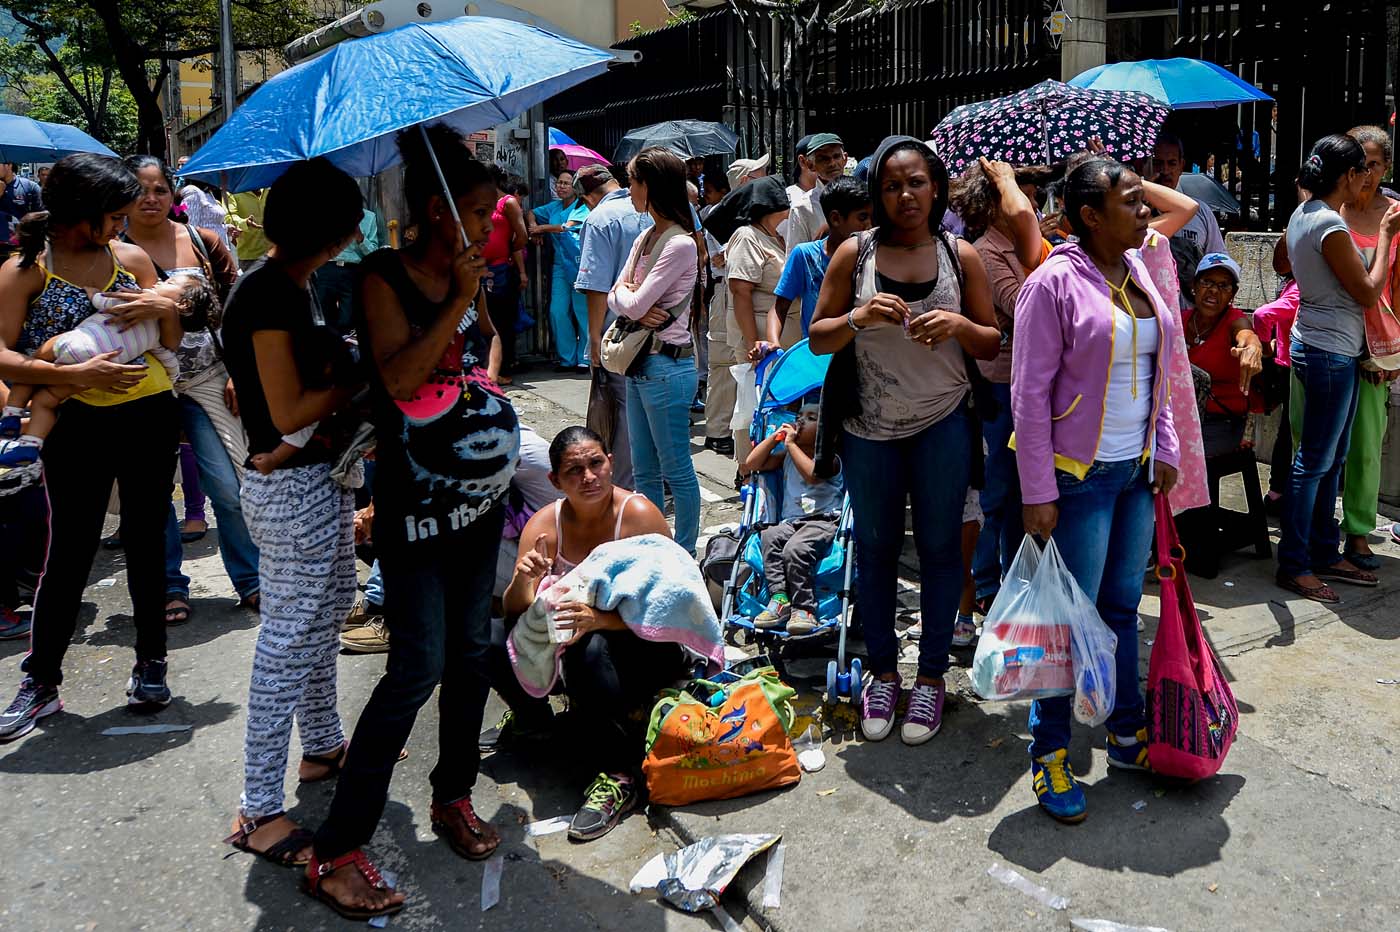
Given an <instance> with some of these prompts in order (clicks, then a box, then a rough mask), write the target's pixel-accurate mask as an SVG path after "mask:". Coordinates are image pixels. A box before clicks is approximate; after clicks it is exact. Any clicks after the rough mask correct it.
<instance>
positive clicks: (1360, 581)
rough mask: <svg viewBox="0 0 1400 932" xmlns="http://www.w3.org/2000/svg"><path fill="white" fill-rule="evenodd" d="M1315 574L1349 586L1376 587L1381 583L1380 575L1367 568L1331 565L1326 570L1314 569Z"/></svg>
mask: <svg viewBox="0 0 1400 932" xmlns="http://www.w3.org/2000/svg"><path fill="white" fill-rule="evenodd" d="M1313 575H1314V576H1316V577H1317V578H1318V579H1320V580H1323V581H1324V582H1326V581H1329V580H1330V581H1331V582H1339V583H1346V584H1347V585H1348V586H1366V587H1367V588H1374V587H1375V586H1378V585H1380V577H1379V576H1377V575H1376V574H1375V573H1368V572H1366V571H1365V570H1359V569H1357V570H1348V569H1342V568H1340V567H1336V566H1330V567H1328V568H1327V569H1324V570H1313Z"/></svg>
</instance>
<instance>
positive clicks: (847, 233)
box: [766, 177, 870, 346]
mask: <svg viewBox="0 0 1400 932" xmlns="http://www.w3.org/2000/svg"><path fill="white" fill-rule="evenodd" d="M822 210H824V211H826V224H827V231H828V232H827V235H826V237H824V238H823V239H819V240H817V241H816V242H815V243H799V244H797V245H796V246H794V247H793V249H792V251H791V252H789V253H788V257H787V264H786V265H784V266H783V275H782V277H781V278H780V279H778V287H777V288H775V289H773V293H774V294H776V295H777V296H778V300H777V301H776V302H774V304H773V313H772V314H769V315H768V335H767V337H766V339H767V341H768V342H769V343H772V344H774V345H775V346H776V345H777V344H778V342H779V339H778V338H779V335H780V334H781V333H782V332H783V322H784V321H785V320H786V319H787V313H788V308H789V307H790V306H791V305H792V302H794V301H798V302H799V305H798V307H799V310H800V312H801V314H802V336H803V337H806V336H807V327H808V325H810V324H811V322H812V312H813V311H815V310H816V309H817V295H819V294H821V290H822V280H823V279H824V278H826V267H827V266H828V265H830V264H831V257H832V256H833V255H835V254H836V247H837V246H840V245H841V244H842V243H844V242H845V241H846V240H847V239H848V238H849V237H851V236H853V235H855V234H856V233H858V232H860V231H861V230H868V229H870V194H869V193H868V192H867V191H866V189H865V185H864V184H862V183H861V182H859V181H857V180H855V179H854V178H844V177H843V178H837V179H836V180H835V181H833V182H832V183H831V184H829V185H827V186H826V190H825V191H823V192H822Z"/></svg>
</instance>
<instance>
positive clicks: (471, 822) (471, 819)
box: [445, 796, 486, 837]
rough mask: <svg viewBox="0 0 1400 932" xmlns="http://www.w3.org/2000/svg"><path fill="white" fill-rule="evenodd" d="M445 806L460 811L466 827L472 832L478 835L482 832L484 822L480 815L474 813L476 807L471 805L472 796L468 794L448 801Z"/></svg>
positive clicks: (484, 825)
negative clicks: (454, 800)
mask: <svg viewBox="0 0 1400 932" xmlns="http://www.w3.org/2000/svg"><path fill="white" fill-rule="evenodd" d="M445 808H447V809H456V810H457V811H458V812H460V813H461V814H462V818H463V819H464V820H466V823H467V828H469V829H471V830H472V834H474V835H476V836H478V837H480V836H481V835H482V834H483V829H485V827H486V824H485V823H484V822H482V821H481V816H479V815H477V814H476V809H475V807H473V806H472V798H471V797H470V796H463V797H462V798H461V799H459V800H457V801H456V802H451V803H448V804H447V805H446V807H445Z"/></svg>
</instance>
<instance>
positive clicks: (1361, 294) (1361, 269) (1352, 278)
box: [1322, 205, 1400, 307]
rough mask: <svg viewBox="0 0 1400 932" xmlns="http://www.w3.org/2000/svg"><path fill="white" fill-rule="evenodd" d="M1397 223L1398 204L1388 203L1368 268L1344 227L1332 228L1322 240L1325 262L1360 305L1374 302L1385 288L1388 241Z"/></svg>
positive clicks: (1388, 260)
mask: <svg viewBox="0 0 1400 932" xmlns="http://www.w3.org/2000/svg"><path fill="white" fill-rule="evenodd" d="M1397 226H1400V205H1391V207H1390V209H1389V210H1387V211H1386V212H1385V216H1384V217H1383V218H1381V229H1380V237H1379V239H1378V240H1377V242H1376V256H1375V258H1374V259H1373V260H1371V267H1370V268H1369V269H1368V268H1366V267H1365V266H1364V265H1362V264H1361V254H1360V253H1359V252H1357V251H1356V244H1355V242H1354V241H1353V240H1352V238H1351V236H1350V234H1347V233H1346V231H1344V230H1335V231H1333V232H1332V233H1330V234H1329V235H1328V236H1327V237H1326V238H1325V239H1324V240H1323V241H1322V257H1323V258H1324V259H1326V260H1327V266H1328V267H1329V268H1330V269H1331V270H1332V274H1334V275H1336V276H1337V280H1338V281H1339V282H1341V283H1342V287H1343V288H1345V289H1346V291H1347V294H1349V295H1351V296H1352V298H1353V299H1355V300H1356V302H1357V303H1358V304H1360V305H1361V306H1362V307H1370V306H1371V305H1373V304H1375V303H1376V302H1377V301H1379V300H1380V297H1381V293H1382V292H1383V291H1385V280H1386V276H1387V275H1388V274H1389V273H1390V241H1391V239H1392V238H1393V237H1394V235H1395V228H1396V227H1397Z"/></svg>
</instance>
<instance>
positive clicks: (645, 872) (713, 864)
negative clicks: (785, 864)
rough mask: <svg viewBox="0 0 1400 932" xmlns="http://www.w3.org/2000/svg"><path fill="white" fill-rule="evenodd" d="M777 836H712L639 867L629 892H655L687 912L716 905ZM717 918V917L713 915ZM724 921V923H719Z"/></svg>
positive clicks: (700, 910)
mask: <svg viewBox="0 0 1400 932" xmlns="http://www.w3.org/2000/svg"><path fill="white" fill-rule="evenodd" d="M780 837H781V836H778V835H713V836H710V837H707V838H702V839H700V840H699V841H697V842H695V843H694V844H692V845H686V846H685V847H684V848H681V849H680V850H679V851H673V852H671V853H670V854H658V855H656V856H655V857H654V858H652V859H651V860H650V861H647V862H646V863H645V864H643V865H642V869H641V870H639V871H637V874H636V876H634V877H633V878H632V881H631V883H629V884H628V885H627V886H628V889H629V890H631V891H632V892H633V893H641V892H642V891H643V890H652V889H654V890H656V892H657V893H658V894H660V896H661V899H663V900H665V901H666V902H667V903H670V904H671V905H672V906H675V907H676V908H678V909H681V910H684V911H685V912H688V913H698V912H703V911H704V910H707V909H712V908H714V907H716V906H718V905H719V898H720V895H721V894H722V893H724V891H725V888H727V887H728V886H729V884H730V882H731V881H732V880H733V879H734V875H735V874H737V873H739V868H741V867H743V866H744V864H745V863H746V862H747V861H748V860H749V859H750V858H752V857H754V856H756V855H758V854H761V853H762V852H764V851H766V850H768V848H770V847H772V846H773V845H775V844H777V842H778V839H779V838H780ZM716 915H719V914H718V913H716ZM721 921H723V920H721Z"/></svg>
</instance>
